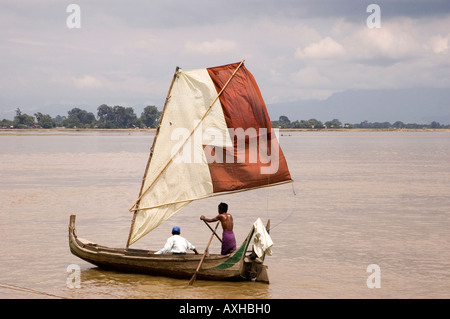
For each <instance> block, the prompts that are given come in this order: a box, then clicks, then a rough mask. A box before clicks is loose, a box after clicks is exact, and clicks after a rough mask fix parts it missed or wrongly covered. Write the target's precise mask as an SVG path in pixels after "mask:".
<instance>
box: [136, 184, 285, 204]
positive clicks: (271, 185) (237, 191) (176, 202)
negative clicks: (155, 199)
mask: <svg viewBox="0 0 450 319" xmlns="http://www.w3.org/2000/svg"><path fill="white" fill-rule="evenodd" d="M293 182H294V180H292V179H290V180H287V181H282V182H278V183H274V184H270V185H260V186H255V187H250V188H245V189H236V190H232V191H225V192H220V193H212V194H208V195H205V196H200V197H196V198H193V199H192V198H189V199H183V200H178V201H174V202H169V203H164V204H159V205H154V206H151V207H142V208H141V207H139V208H135V209H133V210H132V211H139V210H146V209H151V208H158V207H163V206H167V205H174V204H180V203H186V202H192V201H193V200H198V199H206V198H210V197H216V196H223V195H230V194H234V193H241V192H247V191H250V190H255V189H258V188H265V187H274V186H279V185H283V184H287V183H293Z"/></svg>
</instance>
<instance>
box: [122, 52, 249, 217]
mask: <svg viewBox="0 0 450 319" xmlns="http://www.w3.org/2000/svg"><path fill="white" fill-rule="evenodd" d="M244 61H245V59H244V60H242V61H241V63H239V65H238V66H237V68H236V70H234V72H233V74H231V76H230V78H229V79H228V81H227V82H226V83H225V85H224V86H223V87H222V89H221V90H220V92H219V93H218V94H217V96H216V97H215V99H214V100H213V101H212V103H211V104H210V105H209V107H208V108H207V109H206V111H205V113H204V114H203V116H202V118H201V119H200V121H198V123H197V125H196V126H195V127H194V128H193V130H192V131H191V133H190V134H189V136H188V137H187V138H186V139H185V140H184V142H183V143H182V144H181V145H180V147H179V148H178V150H177V151H176V152H174V153H172V156H171V157H170V159H169V160H168V162H167V163H166V165H165V166H164V167H163V169H162V170H161V171H160V172H159V174H158V175H157V176H156V177H155V179H154V180H153V181H152V183H151V184H150V185H149V186H148V187H147V189H146V190H145V191H144V192H141V194H140V196H139V198H138V199H137V201H136V202H135V203H134V204H133V206H131V208H130V209H129V210H130V212H132V211H136V210H137V209H134V208H135V207H136V206H137V205H138V203H139V201H140V200H141V198H142V196H144V195H145V194H146V193H147V192H148V190H149V189H150V188H151V187H152V186H153V184H154V183H155V182H156V181H157V180H158V178H159V177H160V176H161V174H162V173H163V172H164V171H165V170H166V169H167V167H168V166H169V164H170V163H172V161H173V159H174V158H175V156H176V155H177V154H178V153H179V152H180V151H181V150H182V148H183V147H184V144H186V142H187V141H188V140H189V138H191V136H192V135H193V134H194V132H195V130H196V129H197V128H198V127H199V126H200V124H201V123H202V122H203V120H204V119H205V117H206V115H208V113H209V111H210V110H211V108H212V107H213V105H214V104H215V103H216V101H217V100H218V99H219V97H220V96H221V95H222V93H223V91H224V90H225V89H226V87H227V86H228V83H230V81H231V79H232V78H233V77H234V75H235V74H236V73H237V71H238V70H239V69H240V67H241V66H242V64H244ZM164 109H165V106H164Z"/></svg>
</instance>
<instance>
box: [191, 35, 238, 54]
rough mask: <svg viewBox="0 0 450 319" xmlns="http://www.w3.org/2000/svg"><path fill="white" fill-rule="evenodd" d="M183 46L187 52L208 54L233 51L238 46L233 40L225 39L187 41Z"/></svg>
mask: <svg viewBox="0 0 450 319" xmlns="http://www.w3.org/2000/svg"><path fill="white" fill-rule="evenodd" d="M185 48H186V50H187V52H189V53H195V54H205V55H210V54H219V53H228V52H233V51H235V50H236V49H237V48H238V44H237V43H236V42H234V41H230V40H225V39H215V40H213V41H203V42H194V41H187V42H186V44H185Z"/></svg>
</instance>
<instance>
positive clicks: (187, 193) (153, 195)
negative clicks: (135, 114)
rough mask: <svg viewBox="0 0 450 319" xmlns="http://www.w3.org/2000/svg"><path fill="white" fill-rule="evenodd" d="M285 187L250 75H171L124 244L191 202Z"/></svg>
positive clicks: (233, 67)
mask: <svg viewBox="0 0 450 319" xmlns="http://www.w3.org/2000/svg"><path fill="white" fill-rule="evenodd" d="M289 181H291V176H290V173H289V170H288V167H287V163H286V159H285V157H284V155H283V152H282V150H281V148H280V146H279V144H278V140H277V137H276V134H275V132H274V130H273V128H272V125H271V122H270V118H269V115H268V113H267V109H266V106H265V103H264V101H263V98H262V96H261V93H260V91H259V88H258V86H257V84H256V81H255V79H254V77H253V75H252V74H251V73H250V72H249V71H248V70H247V69H246V67H245V66H244V65H243V62H241V63H234V64H229V65H224V66H219V67H212V68H206V69H197V70H188V71H185V70H181V69H177V72H176V74H175V76H174V80H173V83H172V86H171V89H170V92H169V95H168V98H167V100H166V105H165V108H164V110H163V115H162V117H161V121H160V124H159V128H158V133H157V135H156V137H155V140H154V144H153V147H152V152H151V158H150V161H149V164H148V166H147V171H146V173H145V177H144V180H143V184H142V188H141V193H140V196H139V198H138V200H137V201H136V203H135V204H134V205H133V207H132V208H131V209H130V210H131V211H134V218H133V223H132V226H131V230H130V236H129V240H128V244H127V245H131V244H133V243H134V242H136V241H137V240H139V239H140V238H141V237H143V236H144V235H146V234H147V233H149V232H150V231H151V230H153V229H154V228H156V227H157V226H159V225H160V224H161V223H163V222H164V221H166V220H167V219H168V218H170V217H171V216H173V215H174V214H175V213H177V212H178V211H179V210H180V209H182V208H183V207H184V206H185V205H187V204H189V203H190V202H191V201H193V200H197V199H201V198H206V197H210V196H215V195H219V194H226V193H230V192H236V191H243V190H249V189H254V188H258V187H265V186H270V185H276V184H279V183H283V182H289Z"/></svg>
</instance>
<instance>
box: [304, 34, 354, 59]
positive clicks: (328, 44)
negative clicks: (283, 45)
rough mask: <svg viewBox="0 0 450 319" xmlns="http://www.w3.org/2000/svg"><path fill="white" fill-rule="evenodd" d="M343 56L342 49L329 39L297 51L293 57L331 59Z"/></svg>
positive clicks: (343, 51)
mask: <svg viewBox="0 0 450 319" xmlns="http://www.w3.org/2000/svg"><path fill="white" fill-rule="evenodd" d="M344 54H345V49H344V47H343V46H342V45H341V44H339V43H338V42H336V41H335V40H333V39H332V38H330V37H326V38H324V39H322V40H320V41H319V42H316V43H312V44H310V45H308V46H307V47H305V48H304V49H300V48H299V49H297V50H296V52H295V56H296V57H298V58H301V59H332V58H336V57H341V56H343V55H344Z"/></svg>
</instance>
